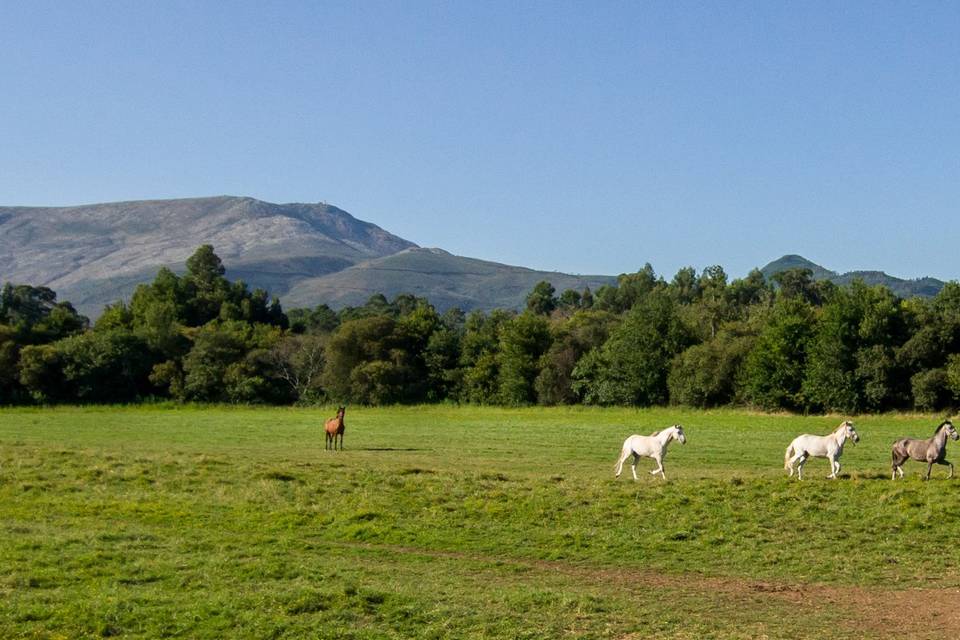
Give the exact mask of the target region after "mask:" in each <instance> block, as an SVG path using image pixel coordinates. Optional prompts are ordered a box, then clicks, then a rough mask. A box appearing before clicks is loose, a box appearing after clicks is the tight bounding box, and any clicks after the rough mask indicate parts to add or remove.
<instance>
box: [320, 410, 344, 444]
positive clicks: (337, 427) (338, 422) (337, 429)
mask: <svg viewBox="0 0 960 640" xmlns="http://www.w3.org/2000/svg"><path fill="white" fill-rule="evenodd" d="M346 412H347V408H346V407H340V408H338V409H337V417H336V418H330V419H329V420H327V421H326V422H325V423H324V424H323V430H324V431H326V432H327V443H326V446H324V449H331V448H332V449H333V450H334V451H336V450H337V436H340V451H343V414H345V413H346Z"/></svg>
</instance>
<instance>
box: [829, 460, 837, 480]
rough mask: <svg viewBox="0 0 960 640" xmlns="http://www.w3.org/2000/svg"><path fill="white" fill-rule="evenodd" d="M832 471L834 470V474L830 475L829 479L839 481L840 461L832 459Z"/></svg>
mask: <svg viewBox="0 0 960 640" xmlns="http://www.w3.org/2000/svg"><path fill="white" fill-rule="evenodd" d="M830 469H832V470H833V473H831V474H830V475H828V476H827V477H828V478H833V479H834V480H836V479H837V474H838V473H840V461H839V460H835V459H833V458H830Z"/></svg>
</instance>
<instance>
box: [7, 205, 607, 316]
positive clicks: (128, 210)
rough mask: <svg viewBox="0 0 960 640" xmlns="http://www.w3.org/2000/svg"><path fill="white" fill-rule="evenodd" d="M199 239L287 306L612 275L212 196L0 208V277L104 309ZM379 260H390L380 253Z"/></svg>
mask: <svg viewBox="0 0 960 640" xmlns="http://www.w3.org/2000/svg"><path fill="white" fill-rule="evenodd" d="M201 244H211V245H213V247H214V250H215V251H216V252H217V255H219V256H220V258H221V259H222V260H223V263H224V265H225V266H226V268H227V277H229V278H231V279H242V280H244V281H245V282H246V283H247V284H248V285H250V286H251V287H261V288H264V289H266V290H267V291H269V292H270V293H271V294H273V295H278V296H279V297H280V299H281V301H282V302H283V303H284V305H285V306H287V307H288V308H289V307H291V306H311V307H312V306H315V305H317V304H320V303H326V304H330V305H331V306H333V307H341V306H344V305H347V304H360V303H363V302H365V301H366V299H367V298H369V296H370V295H372V294H373V293H384V294H386V295H387V296H393V295H395V294H396V293H400V292H409V293H415V294H417V295H422V296H425V297H427V298H429V299H430V300H431V301H432V302H433V303H434V304H435V305H437V306H438V307H439V308H441V309H445V308H447V307H449V306H452V305H458V306H461V307H462V308H464V309H477V308H479V309H492V308H495V307H504V308H519V307H521V306H522V305H523V303H524V298H525V297H526V294H527V293H529V291H530V289H532V288H533V285H534V284H536V282H538V281H540V280H549V281H551V282H552V283H553V284H554V286H555V287H556V288H557V290H558V291H562V290H563V289H565V288H568V287H576V288H578V289H582V288H583V286H587V284H589V286H591V287H594V286H598V285H599V284H604V283H614V282H615V281H616V279H615V278H612V277H609V278H606V277H603V276H597V277H585V278H580V277H578V276H569V275H566V274H561V273H553V272H541V271H533V270H530V269H524V268H522V267H513V266H509V265H502V264H497V263H493V262H484V261H482V260H474V259H471V258H462V257H459V256H454V255H451V254H449V253H447V252H445V251H440V250H426V249H424V250H420V249H419V248H418V247H417V245H416V244H414V243H413V242H410V241H409V240H404V239H403V238H400V237H398V236H395V235H393V234H391V233H389V232H387V231H384V230H383V229H381V228H380V227H378V226H376V225H374V224H371V223H369V222H364V221H362V220H358V219H356V218H354V217H353V216H351V215H350V214H349V213H347V212H346V211H343V210H341V209H338V208H337V207H334V206H331V205H328V204H325V203H320V204H274V203H270V202H263V201H260V200H256V199H253V198H243V197H234V196H220V197H212V198H186V199H179V200H143V201H134V202H113V203H106V204H91V205H82V206H75V207H0V283H2V282H5V281H11V282H16V283H24V284H32V285H43V286H48V287H50V288H52V289H54V290H55V291H56V292H57V294H58V297H59V299H61V300H69V301H71V302H72V303H74V305H75V306H76V307H77V308H78V309H79V310H80V311H81V312H82V313H85V314H87V315H90V316H91V317H96V316H98V315H99V314H100V311H101V310H102V308H103V306H104V305H105V304H108V303H111V302H114V301H116V300H119V299H129V297H130V295H131V294H132V292H133V290H134V289H135V288H136V286H137V284H139V283H142V282H149V281H152V280H153V278H154V276H155V275H156V273H157V270H158V269H159V268H160V267H161V266H167V267H170V268H172V269H174V271H178V272H182V271H183V268H184V263H185V262H186V259H187V258H188V257H190V255H191V254H192V253H193V252H194V251H195V250H196V248H197V247H198V246H200V245H201ZM394 256H395V257H394ZM387 257H394V258H393V259H392V260H386V261H381V260H380V259H384V258H387ZM333 276H336V277H333Z"/></svg>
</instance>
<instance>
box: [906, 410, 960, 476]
mask: <svg viewBox="0 0 960 640" xmlns="http://www.w3.org/2000/svg"><path fill="white" fill-rule="evenodd" d="M947 436H950V438H951V439H953V440H956V439H958V438H960V435H958V434H957V430H956V429H955V428H954V427H953V423H952V422H950V421H949V420H944V421H943V422H941V423H940V426H939V427H937V430H936V431H934V432H933V437H932V438H930V439H929V440H918V439H916V438H900V439H899V440H897V441H896V442H894V443H893V477H892V478H891V480H896V479H897V473H899V474H900V477H901V478H902V477H903V463H904V462H906V461H907V460H908V459H910V458H913V459H914V460H919V461H920V462H926V463H927V475H926V476H924V480H929V479H930V470H931V469H933V465H934V464H942V465H944V466H948V467H950V475H948V476H947V479H948V480H949V479H950V478H952V477H953V463H952V462H950V461H949V460H947Z"/></svg>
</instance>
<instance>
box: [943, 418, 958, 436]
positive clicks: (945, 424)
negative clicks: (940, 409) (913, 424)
mask: <svg viewBox="0 0 960 640" xmlns="http://www.w3.org/2000/svg"><path fill="white" fill-rule="evenodd" d="M939 429H946V430H947V435H948V436H950V439H951V440H957V439H960V434H958V433H957V430H956V428H955V427H954V426H953V423H952V422H950V421H949V420H944V421H943V424H941V425H940V427H939ZM939 429H938V431H939Z"/></svg>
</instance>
